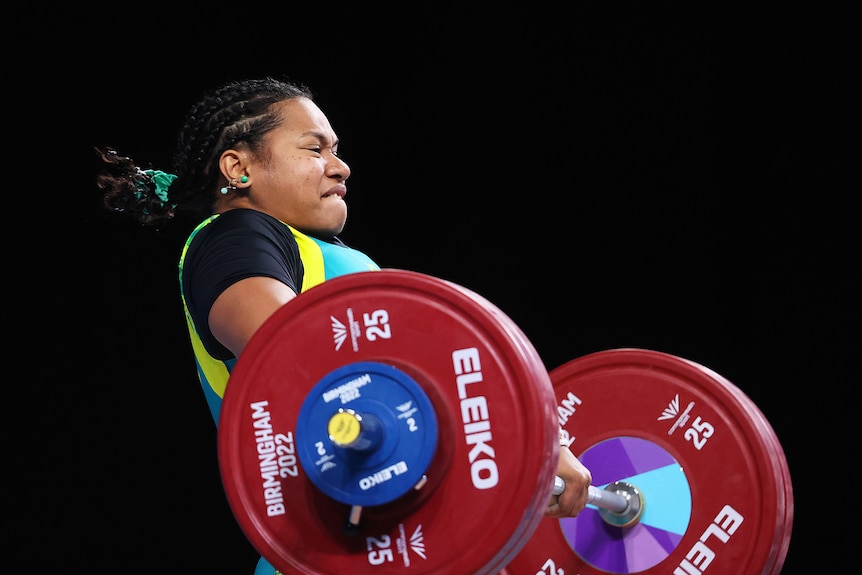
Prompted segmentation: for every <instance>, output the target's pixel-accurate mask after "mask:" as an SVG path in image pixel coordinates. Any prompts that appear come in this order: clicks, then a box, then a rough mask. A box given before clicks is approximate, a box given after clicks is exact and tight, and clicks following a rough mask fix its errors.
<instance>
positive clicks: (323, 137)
mask: <svg viewBox="0 0 862 575" xmlns="http://www.w3.org/2000/svg"><path fill="white" fill-rule="evenodd" d="M306 136H312V137H314V138H317V139H318V140H320V141H322V142H329V136H327V135H326V134H324V133H323V132H318V131H316V130H310V131H308V132H303V133H302V137H306ZM339 141H340V140H338V139H336V140H335V141H334V142H332V144H331V145H332V146H337V145H338V142H339Z"/></svg>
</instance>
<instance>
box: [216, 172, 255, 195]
mask: <svg viewBox="0 0 862 575" xmlns="http://www.w3.org/2000/svg"><path fill="white" fill-rule="evenodd" d="M243 178H245V176H243ZM246 179H248V178H246ZM235 189H236V178H233V179H232V180H231V181H230V183H229V184H228V185H226V186H225V187H223V188H222V189H221V190H219V191H220V192H221V195H223V196H226V195H227V193H228V192H229V191H230V190H235Z"/></svg>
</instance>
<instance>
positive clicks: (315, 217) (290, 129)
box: [247, 98, 350, 238]
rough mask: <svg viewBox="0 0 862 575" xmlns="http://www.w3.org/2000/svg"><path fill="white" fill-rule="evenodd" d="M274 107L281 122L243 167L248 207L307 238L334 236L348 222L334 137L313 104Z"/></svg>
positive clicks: (344, 168)
mask: <svg viewBox="0 0 862 575" xmlns="http://www.w3.org/2000/svg"><path fill="white" fill-rule="evenodd" d="M279 106H281V107H282V110H281V112H282V116H283V118H284V121H283V122H282V124H281V125H280V126H279V127H277V128H276V129H274V130H272V131H271V132H270V133H269V134H267V136H266V138H265V141H264V144H265V145H266V146H267V147H268V152H267V151H264V152H263V153H262V154H261V156H262V157H260V158H256V159H253V160H252V161H251V163H250V164H249V166H248V169H247V170H248V177H249V180H248V186H249V188H248V190H249V195H248V198H247V199H248V200H249V202H250V206H249V207H252V208H255V209H258V210H261V211H263V212H266V213H268V214H269V215H271V216H273V217H275V218H278V219H279V220H281V221H283V222H284V223H286V224H289V225H291V226H293V227H295V228H297V229H298V230H300V231H302V232H304V233H307V234H309V235H314V236H319V237H323V238H327V237H331V236H334V235H337V234H339V233H341V230H342V229H343V228H344V224H345V223H346V221H347V204H346V203H345V201H344V196H345V194H346V193H347V187H346V185H345V182H346V181H347V178H348V177H350V168H349V167H348V165H347V164H346V163H344V161H342V160H341V159H340V158H339V157H338V155H337V154H338V138H337V137H336V135H335V132H334V131H333V129H332V126H331V125H330V124H329V120H328V119H327V117H326V116H325V115H324V113H323V112H322V111H321V110H320V108H318V107H317V105H316V104H315V103H314V102H312V101H310V100H308V99H306V98H296V99H293V100H287V101H285V102H283V103H281V104H279Z"/></svg>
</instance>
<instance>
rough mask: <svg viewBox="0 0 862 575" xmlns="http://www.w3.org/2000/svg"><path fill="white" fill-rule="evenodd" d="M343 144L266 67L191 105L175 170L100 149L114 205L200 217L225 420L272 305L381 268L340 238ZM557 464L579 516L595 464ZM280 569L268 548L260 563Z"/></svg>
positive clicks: (203, 275) (190, 250)
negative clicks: (240, 363) (265, 74)
mask: <svg viewBox="0 0 862 575" xmlns="http://www.w3.org/2000/svg"><path fill="white" fill-rule="evenodd" d="M338 144H339V142H338V137H337V135H336V133H335V131H334V130H333V128H332V126H331V125H330V122H329V119H328V118H327V116H326V115H325V114H324V113H323V111H322V110H321V109H320V108H319V107H318V106H317V104H316V103H315V102H314V99H313V96H312V93H311V91H310V90H309V89H308V88H307V87H306V86H303V85H300V84H297V83H294V82H290V81H282V80H277V79H274V78H259V79H250V80H246V81H239V82H231V83H228V84H226V85H224V86H222V87H220V88H217V89H215V90H214V91H212V92H210V93H208V94H206V95H205V96H204V97H203V98H202V99H201V100H200V101H199V102H198V103H196V104H195V105H194V106H193V107H192V108H191V109H190V111H189V112H188V115H187V116H186V118H185V121H184V123H183V125H182V128H181V130H180V132H179V136H178V141H177V149H176V154H175V157H174V162H173V169H172V171H171V172H163V171H159V170H152V169H142V168H140V167H139V166H138V165H137V163H136V162H135V161H134V160H133V159H131V158H129V157H126V156H123V155H122V154H120V153H119V152H118V151H116V150H114V149H110V148H104V149H97V152H98V154H99V155H100V156H101V158H102V159H103V160H104V170H103V171H102V172H101V173H100V174H99V175H98V178H97V185H98V186H99V188H100V189H101V191H102V192H103V193H104V203H105V206H106V207H107V208H108V209H110V210H112V211H114V212H116V213H119V214H121V215H123V216H128V217H131V218H133V219H135V220H137V221H139V222H141V223H143V224H146V225H147V226H151V227H154V228H159V227H161V226H163V225H165V224H166V223H167V222H168V220H170V219H171V218H173V217H174V216H175V215H177V214H180V213H184V214H185V215H188V216H191V217H194V218H197V219H198V220H199V221H200V223H199V224H198V225H197V226H196V227H195V228H194V230H193V231H192V232H191V233H190V235H189V236H188V239H187V241H186V243H185V246H184V248H183V250H182V254H181V255H180V259H179V277H180V280H179V281H180V294H181V297H182V302H183V306H184V308H185V313H186V318H187V322H188V330H189V335H190V337H191V343H192V347H193V349H194V355H195V361H196V364H197V368H198V375H199V377H200V382H201V385H202V388H203V391H204V395H205V396H206V401H207V403H208V405H209V408H210V411H211V412H212V416H213V419H214V421H215V423H216V425H218V423H219V410H220V407H221V401H222V398H223V397H224V392H225V389H226V386H227V384H228V380H229V377H230V373H231V370H232V369H233V367H234V365H235V363H236V361H237V358H238V357H239V356H240V354H242V352H243V349H244V348H245V346H246V344H247V343H248V342H249V340H250V339H251V337H252V335H253V334H254V333H255V332H256V330H257V329H258V328H259V327H260V326H261V325H262V324H263V323H264V322H265V321H266V320H267V318H269V317H270V315H271V314H273V313H274V312H275V311H276V310H277V309H278V308H280V307H281V306H283V305H284V304H285V303H287V302H289V301H290V300H292V299H293V298H295V297H296V296H297V294H299V293H302V292H304V291H306V290H308V289H310V288H311V287H313V286H315V285H317V284H319V283H321V282H323V281H326V280H328V279H330V278H332V277H335V276H339V275H342V274H348V273H353V272H359V271H369V270H379V269H380V268H379V267H378V265H377V264H376V263H375V262H374V261H373V260H372V259H370V258H369V257H368V256H367V255H365V254H364V253H362V252H360V251H357V250H355V249H353V248H352V247H349V246H347V245H345V244H344V243H343V242H342V241H341V240H340V239H339V237H338V235H339V234H340V233H341V231H342V229H343V228H344V225H345V222H346V220H347V203H346V201H345V196H346V195H347V186H346V182H347V179H348V178H349V177H350V173H351V170H350V167H349V166H348V165H347V164H346V163H345V161H344V160H343V159H341V157H339V155H338ZM557 475H558V476H560V477H561V478H562V479H563V480H564V481H565V484H566V486H565V490H564V491H563V493H562V494H561V495H560V496H558V497H557V496H555V497H553V498H552V500H551V501H549V506H548V508H547V510H546V511H545V516H546V517H549V518H560V517H574V516H576V515H578V513H579V512H580V511H581V510H582V509H584V507H585V506H586V504H587V502H588V487H589V485H590V483H591V481H592V478H591V475H590V472H589V470H588V469H587V468H586V467H584V466H583V465H582V464H581V463H580V461H579V460H578V459H577V458H576V457H575V455H574V454H573V453H572V452H571V451H570V450H569V449H568V447H566V446H565V445H563V446H561V448H560V459H559V466H558V470H557ZM275 572H276V571H275V569H274V567H273V566H272V565H270V564H269V562H268V561H266V559H264V558H263V557H261V559H260V561H259V562H258V565H257V569H256V571H255V573H256V574H259V575H262V574H268V575H273V573H275Z"/></svg>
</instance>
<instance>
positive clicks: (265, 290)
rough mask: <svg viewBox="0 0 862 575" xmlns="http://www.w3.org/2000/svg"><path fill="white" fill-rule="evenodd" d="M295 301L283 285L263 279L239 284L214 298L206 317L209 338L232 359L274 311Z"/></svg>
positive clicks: (259, 277)
mask: <svg viewBox="0 0 862 575" xmlns="http://www.w3.org/2000/svg"><path fill="white" fill-rule="evenodd" d="M295 297H296V293H295V292H294V291H293V290H292V289H291V288H290V287H288V286H287V285H285V284H284V283H283V282H281V281H279V280H276V279H273V278H270V277H265V276H255V277H250V278H246V279H243V280H240V281H238V282H236V283H234V284H232V285H231V286H230V287H228V288H227V289H225V290H224V291H223V292H222V293H221V294H220V295H219V296H218V298H216V300H215V302H214V303H213V305H212V307H211V308H210V313H209V328H210V331H211V332H212V334H213V336H214V337H215V338H216V339H217V340H218V341H219V342H221V344H222V345H224V346H225V347H226V348H228V349H229V350H230V351H231V352H232V353H233V354H234V355H235V356H237V357H239V354H240V353H241V352H242V350H243V349H244V348H245V346H246V344H247V343H248V342H249V340H250V339H251V337H252V336H253V335H254V334H255V332H256V331H257V329H258V328H259V327H260V326H261V325H263V323H264V322H265V321H266V320H267V319H269V317H270V316H271V315H272V314H273V313H275V311H276V310H277V309H278V308H280V307H281V306H283V305H284V304H286V303H287V302H289V301H290V300H292V299H293V298H295Z"/></svg>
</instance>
